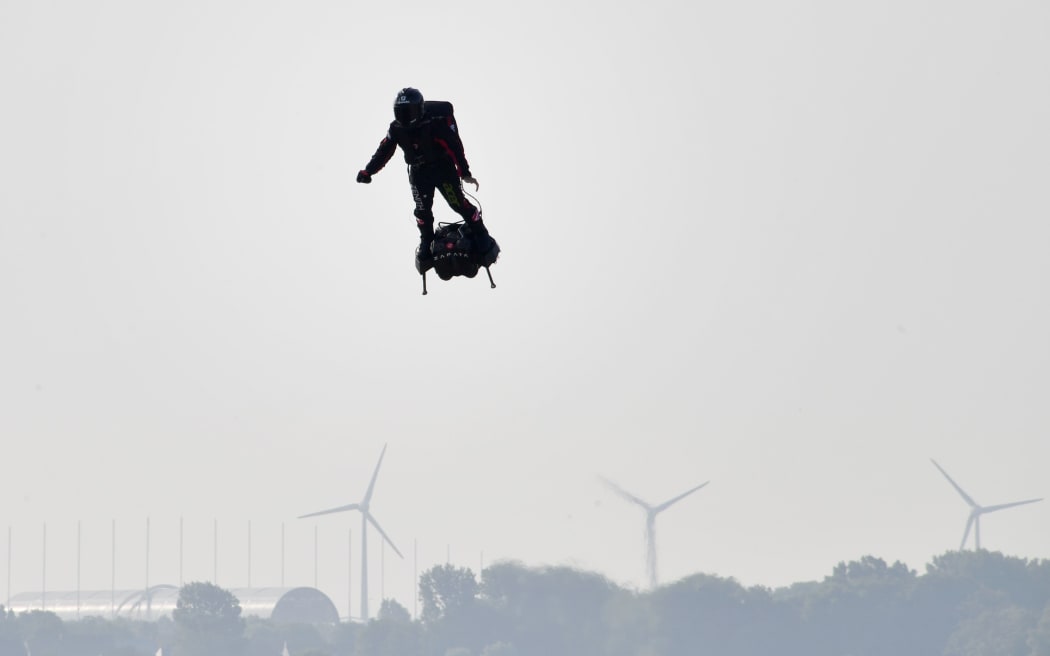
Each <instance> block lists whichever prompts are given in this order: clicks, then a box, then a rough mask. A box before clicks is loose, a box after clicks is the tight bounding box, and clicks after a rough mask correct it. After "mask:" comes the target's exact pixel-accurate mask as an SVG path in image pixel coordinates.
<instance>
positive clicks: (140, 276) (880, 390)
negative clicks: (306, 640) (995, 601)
mask: <svg viewBox="0 0 1050 656" xmlns="http://www.w3.org/2000/svg"><path fill="white" fill-rule="evenodd" d="M1048 79H1050V5H1048V4H1047V3H1046V2H1042V1H1039V0H1031V1H1027V2H1022V1H1012V0H1004V1H1001V2H995V3H991V2H973V1H969V0H967V1H964V2H947V1H943V2H933V1H926V0H920V1H915V0H908V1H905V0H889V1H886V2H877V3H876V2H869V3H842V2H832V1H830V0H828V1H820V2H818V1H801V0H799V1H791V2H780V1H775V0H754V1H750V2H733V3H725V2H720V3H711V2H685V1H674V2H672V1H667V0H656V1H655V2H646V3H641V2H637V3H612V4H611V5H609V6H603V8H601V9H600V10H599V9H598V5H596V4H595V3H593V2H581V1H578V0H563V1H559V2H546V1H540V2H529V3H521V2H517V3H505V2H492V1H482V0H477V1H467V2H462V3H457V4H452V5H450V4H448V3H444V4H442V3H433V2H425V3H424V2H419V1H417V0H407V1H406V2H396V3H386V2H369V3H363V2H354V1H347V0H341V1H322V0H316V1H309V2H277V1H272V0H265V1H260V0H253V1H251V2H248V1H247V0H244V1H233V0H221V1H218V2H213V1H208V2H204V1H200V0H189V1H181V2H141V1H139V0H123V1H116V0H110V1H103V0H95V1H92V2H77V1H73V0H50V1H48V0H5V1H4V2H2V3H0V89H2V94H3V100H2V102H0V179H2V180H3V183H2V185H0V303H2V310H0V311H2V321H0V434H2V438H3V441H2V445H3V447H2V448H3V452H4V455H3V460H2V461H3V467H2V470H0V471H2V478H3V485H2V488H0V489H2V490H3V493H4V494H3V498H4V501H3V502H2V503H0V509H2V512H0V521H2V523H3V525H4V526H3V528H7V527H10V530H11V533H12V535H13V540H12V550H11V554H12V561H13V566H12V572H11V575H10V578H9V579H8V578H7V576H6V571H5V570H0V576H2V577H3V580H4V581H5V582H6V583H7V584H8V586H9V587H10V589H11V591H12V592H13V593H17V592H20V591H25V590H36V589H39V588H40V586H41V583H42V578H43V573H42V568H41V559H42V557H43V548H42V541H43V540H42V538H43V525H44V523H45V522H46V523H47V536H48V537H47V558H48V561H47V574H46V583H47V587H48V588H50V589H55V590H58V589H66V590H68V589H73V588H74V587H75V585H76V573H75V572H76V548H75V545H76V523H77V521H78V520H79V521H81V522H82V524H81V526H82V529H81V530H82V544H83V556H82V574H81V585H82V587H83V588H84V589H108V587H109V586H110V580H111V571H110V547H111V544H110V539H111V536H110V533H111V522H112V521H113V520H116V522H117V534H118V540H117V550H118V567H117V572H116V579H117V585H118V587H123V588H134V587H139V586H141V585H143V584H144V581H145V576H146V572H147V567H146V562H145V537H146V536H145V533H146V531H145V521H146V517H147V516H148V517H150V518H151V548H150V549H151V550H150V564H149V570H148V571H149V579H150V582H151V583H162V582H171V583H175V582H177V579H178V523H179V517H184V518H185V531H186V533H185V545H184V549H185V561H184V576H185V579H186V580H187V581H188V580H202V579H210V578H211V577H212V573H213V567H214V561H213V535H212V528H213V522H214V521H215V520H216V519H217V520H218V521H219V534H220V535H219V581H218V582H219V584H220V585H223V586H226V587H242V586H245V585H247V583H248V567H247V543H248V540H247V525H248V522H249V520H251V521H252V532H253V533H252V535H253V542H252V571H251V577H252V578H251V582H252V584H253V585H256V586H259V585H277V584H279V583H280V531H281V525H282V523H284V524H285V527H286V529H285V530H286V535H287V557H286V580H285V582H286V584H288V585H312V584H313V578H314V559H313V535H314V529H315V527H316V528H317V531H318V538H319V543H320V547H319V559H318V572H319V577H320V586H321V588H322V589H323V590H324V591H325V592H327V593H328V594H329V595H330V596H332V598H333V599H334V600H335V601H336V603H337V605H338V606H339V608H340V611H341V612H343V613H345V608H346V599H347V587H348V581H347V531H348V530H350V529H352V530H353V532H354V541H355V544H354V547H353V549H354V551H353V556H352V557H353V558H354V572H353V582H352V585H353V587H354V589H355V592H354V595H355V599H354V607H355V609H356V607H357V604H358V600H357V598H356V594H357V593H356V586H357V583H358V579H359V574H358V571H357V568H358V564H357V561H356V558H357V552H358V551H359V545H358V544H357V543H356V542H357V531H358V528H359V516H358V515H356V514H347V515H333V516H328V517H322V518H318V519H317V520H313V519H311V520H296V519H295V517H296V516H297V515H300V514H304V513H307V512H310V511H314V510H320V509H323V508H328V507H332V506H337V505H341V504H346V503H352V502H355V501H358V500H359V499H360V497H361V495H362V494H363V493H364V490H365V487H366V486H367V483H368V478H369V476H370V475H371V472H372V468H373V467H374V465H375V461H376V458H377V457H378V455H379V452H380V450H381V449H382V447H383V444H389V448H388V451H387V454H386V460H385V461H384V465H383V469H382V471H381V472H380V476H379V481H378V483H377V486H376V492H375V497H374V499H373V510H374V512H375V514H376V517H377V518H378V520H379V521H380V523H381V524H382V526H383V528H384V529H385V530H386V531H387V532H388V533H389V534H390V536H391V537H392V538H393V539H394V541H395V543H396V544H397V545H398V547H399V548H400V549H401V551H402V552H403V553H404V554H405V555H406V560H404V561H398V560H397V559H396V558H394V557H393V554H392V553H391V552H390V551H389V550H388V551H387V552H386V559H385V584H384V591H385V593H386V595H387V596H394V597H396V598H398V599H399V600H400V601H401V602H402V603H403V604H405V605H406V606H407V607H408V608H409V609H410V610H411V609H412V608H413V602H412V587H411V586H412V573H413V562H414V558H413V548H414V547H413V545H414V544H418V567H419V570H420V571H422V570H423V569H425V568H426V567H429V566H430V565H432V564H433V563H435V562H444V560H445V559H446V558H447V557H448V556H449V554H451V558H452V562H454V563H455V564H458V565H462V566H469V567H471V568H473V569H475V570H477V568H478V566H479V565H480V564H481V561H482V559H484V562H485V563H486V564H488V563H491V562H492V561H494V560H496V559H503V558H512V559H517V560H521V561H523V562H525V563H528V564H533V565H540V564H555V565H559V564H569V565H573V566H577V567H580V568H584V569H587V570H593V571H597V572H601V573H603V574H606V575H607V576H609V577H610V578H611V579H613V580H615V581H617V582H618V583H621V584H623V585H628V586H639V585H642V584H643V583H644V581H645V567H644V544H643V539H642V529H643V515H642V513H641V511H640V510H638V509H637V508H634V507H631V506H629V505H628V504H626V503H625V502H623V501H622V500H621V499H619V498H618V497H615V496H614V495H612V494H611V493H610V492H609V491H608V490H607V489H605V488H604V487H602V486H601V484H600V483H599V482H598V479H597V477H598V476H599V475H603V476H607V477H609V478H610V479H612V480H614V481H616V482H618V483H619V484H620V485H622V486H623V487H624V488H626V489H627V490H629V491H631V492H632V493H634V494H637V495H639V496H641V497H643V498H647V499H649V500H651V501H652V502H660V501H663V500H665V499H667V498H670V497H672V496H674V495H676V494H678V493H679V492H682V491H684V490H686V489H688V488H690V487H692V486H694V485H696V484H698V483H701V482H703V481H706V480H710V481H711V483H710V485H708V486H707V487H706V488H704V489H703V490H701V491H700V492H698V493H697V494H695V495H693V496H691V497H689V498H687V499H686V500H684V501H682V502H681V503H680V504H679V505H677V506H675V507H673V508H672V509H670V510H668V511H667V512H666V513H665V514H663V515H661V516H660V518H659V520H658V524H657V528H658V542H659V559H660V560H659V564H660V575H661V579H662V580H664V581H670V580H674V579H677V578H679V577H682V576H686V575H689V574H692V573H696V572H705V573H711V574H717V575H720V576H732V577H735V578H737V579H738V580H740V581H741V582H742V583H745V584H747V585H751V584H764V585H770V586H778V585H785V584H789V583H791V582H795V581H803V580H811V579H819V578H822V577H823V576H825V575H827V574H829V573H830V572H831V570H832V568H833V567H834V565H835V564H836V563H837V562H839V561H842V560H850V559H855V558H859V557H861V556H864V555H875V556H878V557H881V558H884V559H886V560H888V561H893V560H898V559H900V560H902V561H904V562H905V563H907V564H908V565H909V566H911V567H913V568H915V569H919V570H920V571H922V568H923V566H924V565H925V564H926V563H927V562H929V561H930V560H931V559H932V558H933V557H934V556H936V555H938V554H941V553H943V552H944V551H946V550H949V549H954V548H957V547H958V545H959V541H960V539H961V537H962V530H963V527H964V524H965V519H966V515H967V512H968V508H967V506H966V504H965V503H964V502H963V500H962V499H961V498H960V497H959V496H958V495H957V494H956V492H955V491H954V490H952V489H951V487H950V486H949V485H948V483H947V482H946V481H945V480H944V479H943V477H942V476H941V475H940V473H939V472H937V470H936V469H935V468H934V467H933V465H932V464H931V463H930V458H936V459H937V460H938V462H940V463H941V464H942V465H943V466H944V467H945V469H946V470H947V471H948V472H949V473H950V474H951V475H952V476H953V477H954V478H955V480H956V481H957V482H958V483H959V484H960V485H961V486H962V487H963V488H964V489H965V490H966V491H967V492H969V493H970V494H971V495H972V496H973V497H974V498H975V499H976V500H977V501H978V502H980V503H983V504H988V505H990V504H997V503H1003V502H1007V501H1016V500H1021V499H1027V498H1032V497H1042V496H1048V497H1050V480H1048V479H1047V476H1046V472H1047V471H1048V459H1050V402H1048V400H1050V339H1048V336H1050V257H1048V253H1050V227H1048V225H1047V219H1048V218H1050V192H1048V189H1050V186H1048V184H1047V181H1048V180H1050V155H1048V153H1050V122H1048V120H1047V117H1048V116H1050V85H1048V84H1047V80H1048ZM406 85H412V86H416V87H418V88H420V89H421V90H422V91H423V93H424V94H425V95H426V96H427V97H428V98H435V99H438V98H440V99H447V100H451V101H452V102H454V103H455V105H456V113H457V116H458V117H459V121H460V126H461V129H462V134H463V138H464V142H465V145H466V152H467V155H468V157H469V158H470V162H471V167H472V171H473V173H474V174H475V175H476V177H477V178H478V180H479V181H480V183H481V191H480V193H479V194H477V195H478V198H479V200H480V201H481V203H482V205H483V207H484V212H485V218H486V222H487V224H488V225H489V227H490V230H491V231H492V233H493V235H494V236H495V237H496V238H497V239H498V240H499V241H500V243H501V245H502V247H503V255H502V257H501V260H500V262H499V263H497V264H496V265H495V266H494V267H493V269H492V273H493V275H494V277H495V279H496V282H497V284H498V285H499V287H498V288H497V289H495V290H490V289H489V288H488V284H487V281H486V280H485V279H484V277H483V276H482V277H481V278H478V279H474V280H466V279H462V278H459V279H455V280H453V281H451V282H448V283H441V282H440V281H438V280H436V279H433V280H431V285H430V287H431V294H430V295H429V296H427V297H422V296H421V295H420V293H419V292H420V286H419V278H418V276H417V274H416V272H415V270H414V268H413V265H412V252H413V249H414V247H415V245H416V243H417V232H416V229H415V224H414V219H413V217H412V213H411V212H412V208H413V205H412V201H411V195H410V193H409V189H408V185H407V180H406V177H405V172H404V167H403V165H402V164H401V163H400V159H395V160H393V161H392V162H391V164H390V165H389V166H388V167H387V168H386V169H385V170H384V171H383V172H382V173H380V174H379V175H378V176H376V179H375V181H374V182H373V184H371V185H369V186H364V185H357V184H355V183H354V182H353V178H354V174H355V172H356V171H357V170H358V169H359V168H361V167H362V166H363V165H364V164H365V162H366V161H367V160H368V158H369V157H370V156H371V154H372V152H373V151H374V149H375V148H376V146H377V145H378V142H379V140H380V139H381V138H382V136H383V135H384V132H385V129H386V125H387V123H388V122H389V120H390V119H391V104H392V102H393V98H394V95H395V93H396V91H397V90H398V89H399V88H401V87H402V86H406ZM436 211H437V215H438V220H439V221H440V220H445V221H451V220H453V219H454V218H456V217H455V215H454V214H452V212H451V211H450V210H448V209H447V208H446V207H444V206H443V205H439V206H437V207H436ZM982 529H983V534H982V542H983V545H984V546H985V547H987V548H989V549H994V550H1001V551H1003V552H1005V553H1007V554H1010V555H1016V556H1022V557H1027V558H1050V502H1043V503H1040V504H1035V505H1031V506H1026V507H1023V508H1017V509H1011V510H1006V511H1004V512H1001V513H996V514H994V515H989V516H986V517H985V519H984V521H983V524H982ZM372 536H373V538H374V539H373V540H372V542H371V544H372V548H371V551H370V556H372V558H371V559H370V560H371V564H372V572H373V574H372V578H371V589H372V599H373V601H372V608H373V612H374V610H375V609H377V608H378V606H379V603H378V602H379V595H380V582H379V581H380V578H379V572H380V568H381V559H380V550H379V542H378V536H377V535H376V534H375V533H373V534H372ZM0 552H2V553H4V554H5V557H6V555H7V553H8V550H7V545H6V541H3V544H0ZM0 592H4V591H2V590H0Z"/></svg>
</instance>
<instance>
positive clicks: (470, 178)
mask: <svg viewBox="0 0 1050 656" xmlns="http://www.w3.org/2000/svg"><path fill="white" fill-rule="evenodd" d="M463 182H466V183H467V184H472V185H474V191H477V190H478V189H480V188H481V185H479V184H478V181H477V180H475V179H474V177H473V176H470V175H465V176H463Z"/></svg>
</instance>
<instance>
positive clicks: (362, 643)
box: [355, 599, 422, 656]
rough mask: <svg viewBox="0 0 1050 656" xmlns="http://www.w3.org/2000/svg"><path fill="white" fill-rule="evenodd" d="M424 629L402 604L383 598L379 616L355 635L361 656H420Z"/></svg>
mask: <svg viewBox="0 0 1050 656" xmlns="http://www.w3.org/2000/svg"><path fill="white" fill-rule="evenodd" d="M421 638H422V628H421V627H420V625H419V624H417V623H415V622H413V621H412V616H411V615H410V614H409V612H408V610H406V609H405V608H404V606H402V605H401V604H399V603H397V602H396V601H393V600H391V599H385V600H383V604H382V605H381V606H380V607H379V614H378V615H377V617H376V619H374V620H372V621H370V622H369V623H368V624H367V625H365V626H364V627H363V628H362V629H361V630H360V632H359V634H358V635H357V636H356V641H355V642H356V654H357V655H358V656H417V655H418V654H419V653H420V650H421V648H422V639H421Z"/></svg>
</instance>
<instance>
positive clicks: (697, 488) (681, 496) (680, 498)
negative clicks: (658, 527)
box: [653, 481, 711, 512]
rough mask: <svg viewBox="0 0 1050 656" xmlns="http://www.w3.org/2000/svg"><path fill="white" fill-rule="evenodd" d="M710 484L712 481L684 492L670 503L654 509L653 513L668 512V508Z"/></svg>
mask: <svg viewBox="0 0 1050 656" xmlns="http://www.w3.org/2000/svg"><path fill="white" fill-rule="evenodd" d="M710 482H711V481H705V482H703V483H701V484H700V485H697V486H696V487H694V488H693V489H691V490H688V491H686V492H682V493H681V494H679V495H678V496H676V497H675V498H673V499H671V500H669V501H664V502H663V503H661V504H660V505H659V506H657V507H656V508H653V512H662V511H664V510H667V508H668V507H670V506H672V505H674V504H675V503H677V502H679V501H681V500H682V499H684V498H686V497H687V496H689V495H690V494H692V493H693V492H696V491H697V490H699V489H700V488H702V487H703V486H705V485H707V484H708V483H710Z"/></svg>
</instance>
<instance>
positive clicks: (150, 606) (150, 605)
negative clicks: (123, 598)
mask: <svg viewBox="0 0 1050 656" xmlns="http://www.w3.org/2000/svg"><path fill="white" fill-rule="evenodd" d="M145 594H146V619H147V620H149V619H151V618H150V615H151V613H152V610H153V603H152V601H153V600H152V599H151V598H150V595H149V517H147V518H146V591H145Z"/></svg>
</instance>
